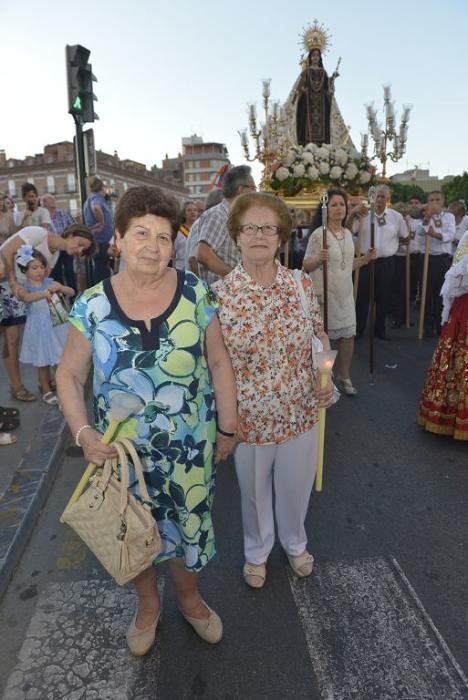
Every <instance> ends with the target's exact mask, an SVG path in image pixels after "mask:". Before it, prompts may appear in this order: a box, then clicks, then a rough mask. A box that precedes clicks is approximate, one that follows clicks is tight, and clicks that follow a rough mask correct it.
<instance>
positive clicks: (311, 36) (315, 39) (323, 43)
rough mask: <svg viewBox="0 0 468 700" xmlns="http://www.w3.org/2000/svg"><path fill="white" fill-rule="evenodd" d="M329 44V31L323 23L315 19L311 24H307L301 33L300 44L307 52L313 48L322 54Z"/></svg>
mask: <svg viewBox="0 0 468 700" xmlns="http://www.w3.org/2000/svg"><path fill="white" fill-rule="evenodd" d="M329 44H330V34H329V32H328V31H327V29H326V28H325V27H324V26H323V24H319V23H318V22H317V20H316V19H314V23H313V24H309V25H308V26H307V27H305V28H304V31H303V33H302V45H303V47H304V49H305V50H306V51H307V53H309V52H310V51H313V49H318V50H319V51H320V53H322V54H324V53H325V52H326V51H327V49H328V46H329Z"/></svg>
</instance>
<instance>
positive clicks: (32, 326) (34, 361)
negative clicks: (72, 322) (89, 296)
mask: <svg viewBox="0 0 468 700" xmlns="http://www.w3.org/2000/svg"><path fill="white" fill-rule="evenodd" d="M16 262H17V264H18V268H19V269H20V270H21V272H22V273H23V274H24V275H25V276H26V282H24V283H23V284H22V285H21V286H18V297H19V298H20V299H21V301H24V302H26V303H27V318H26V326H25V329H24V334H23V342H22V345H21V353H20V358H19V359H20V361H21V362H24V363H26V364H31V365H34V366H35V367H37V372H38V377H39V388H40V391H41V394H42V399H43V401H45V402H46V403H48V404H50V405H54V404H58V398H57V396H56V394H55V391H54V389H55V387H54V385H53V384H52V382H53V380H52V377H51V372H50V369H51V367H55V366H56V365H58V363H59V362H60V359H61V357H62V352H63V348H64V345H65V341H66V339H67V335H68V323H66V322H64V323H61V324H60V325H57V326H53V325H52V319H51V313H50V306H49V304H50V303H51V302H52V301H53V294H54V293H56V292H59V293H60V294H64V295H65V296H67V297H73V296H75V290H74V289H72V288H71V287H65V286H64V285H63V284H59V282H55V281H54V280H53V279H51V278H50V277H46V272H47V260H46V258H45V257H44V255H43V254H42V253H41V252H40V251H38V250H34V249H33V248H32V247H31V246H29V245H22V246H21V247H20V248H19V250H18V254H17V256H16Z"/></svg>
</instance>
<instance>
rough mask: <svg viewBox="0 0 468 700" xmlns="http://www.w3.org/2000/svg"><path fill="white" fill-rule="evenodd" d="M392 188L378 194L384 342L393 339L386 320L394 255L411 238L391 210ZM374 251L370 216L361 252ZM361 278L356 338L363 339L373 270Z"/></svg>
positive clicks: (378, 331) (378, 301) (378, 296)
mask: <svg viewBox="0 0 468 700" xmlns="http://www.w3.org/2000/svg"><path fill="white" fill-rule="evenodd" d="M389 202H390V189H389V187H387V185H379V186H378V187H377V188H376V194H375V249H376V251H377V259H376V261H375V296H374V299H375V327H374V335H375V336H376V338H380V339H381V340H389V338H388V336H387V334H386V330H385V319H386V317H387V314H388V313H389V310H390V300H391V293H392V284H393V278H394V256H395V253H396V252H397V250H398V246H399V245H400V238H401V239H407V238H408V229H407V226H406V223H405V220H404V219H403V217H402V216H401V214H399V213H398V212H396V211H394V210H393V209H389V208H388V207H387V204H388V203H389ZM369 248H371V241H370V214H368V215H367V218H366V220H365V222H364V227H363V231H362V243H361V249H362V250H368V249H369ZM360 272H361V274H360V278H359V287H358V293H357V302H356V322H357V328H356V335H357V337H358V338H359V337H360V336H361V335H362V334H363V333H364V330H365V327H366V324H367V316H368V312H369V269H368V268H367V267H363V268H362V269H361V271H360Z"/></svg>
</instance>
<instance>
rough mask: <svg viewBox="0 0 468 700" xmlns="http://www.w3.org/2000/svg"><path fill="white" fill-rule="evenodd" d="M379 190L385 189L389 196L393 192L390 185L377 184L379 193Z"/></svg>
mask: <svg viewBox="0 0 468 700" xmlns="http://www.w3.org/2000/svg"><path fill="white" fill-rule="evenodd" d="M379 190H383V191H384V192H385V194H386V195H387V197H390V195H391V194H392V191H391V189H390V187H389V186H388V185H377V187H376V193H377V192H378V191H379Z"/></svg>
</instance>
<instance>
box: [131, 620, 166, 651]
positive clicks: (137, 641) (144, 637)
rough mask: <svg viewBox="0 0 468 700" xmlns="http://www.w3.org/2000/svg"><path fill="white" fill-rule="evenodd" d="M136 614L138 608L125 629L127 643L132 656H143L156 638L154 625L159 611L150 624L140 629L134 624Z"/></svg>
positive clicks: (156, 622)
mask: <svg viewBox="0 0 468 700" xmlns="http://www.w3.org/2000/svg"><path fill="white" fill-rule="evenodd" d="M137 615H138V610H137V611H136V613H135V614H134V616H133V619H132V621H131V623H130V627H129V628H128V631H127V645H128V648H129V649H130V651H131V652H132V654H133V656H144V655H145V654H147V653H148V652H149V650H150V649H151V647H152V646H153V644H154V640H155V639H156V627H157V626H158V622H159V615H160V613H158V616H157V617H156V619H155V621H154V622H153V623H152V624H151V625H149V626H148V627H145V628H144V629H142V630H140V629H138V627H136V625H135V621H136V618H137Z"/></svg>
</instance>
